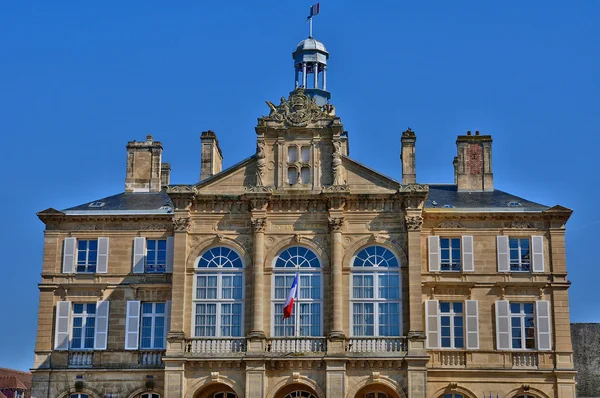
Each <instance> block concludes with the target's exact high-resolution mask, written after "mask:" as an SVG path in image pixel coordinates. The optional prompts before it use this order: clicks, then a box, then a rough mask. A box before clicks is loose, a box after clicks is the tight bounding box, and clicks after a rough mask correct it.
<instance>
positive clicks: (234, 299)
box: [193, 246, 244, 337]
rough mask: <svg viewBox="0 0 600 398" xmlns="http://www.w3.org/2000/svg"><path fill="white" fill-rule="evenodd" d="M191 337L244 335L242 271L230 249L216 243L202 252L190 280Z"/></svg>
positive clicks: (239, 262) (234, 253)
mask: <svg viewBox="0 0 600 398" xmlns="http://www.w3.org/2000/svg"><path fill="white" fill-rule="evenodd" d="M193 297H194V318H193V319H194V321H193V322H194V324H193V326H194V332H193V333H194V336H195V337H241V336H243V335H244V330H243V325H244V319H243V316H244V273H243V264H242V259H241V258H240V256H239V254H237V253H236V252H235V251H234V250H232V249H230V248H228V247H225V246H218V247H213V248H212V249H209V250H207V251H205V252H204V253H202V255H201V256H200V257H199V258H198V263H197V265H196V275H195V279H194V296H193Z"/></svg>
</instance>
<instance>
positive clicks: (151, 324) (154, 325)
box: [140, 303, 166, 350]
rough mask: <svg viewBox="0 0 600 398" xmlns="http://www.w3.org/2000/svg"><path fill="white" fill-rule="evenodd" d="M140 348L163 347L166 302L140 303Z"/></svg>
mask: <svg viewBox="0 0 600 398" xmlns="http://www.w3.org/2000/svg"><path fill="white" fill-rule="evenodd" d="M141 317H142V323H141V333H140V348H141V349H142V350H152V349H160V350H162V349H164V348H165V338H166V335H165V331H166V327H165V325H166V303H142V314H141Z"/></svg>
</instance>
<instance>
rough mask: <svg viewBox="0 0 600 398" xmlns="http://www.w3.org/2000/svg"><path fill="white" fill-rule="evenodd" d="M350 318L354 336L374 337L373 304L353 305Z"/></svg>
mask: <svg viewBox="0 0 600 398" xmlns="http://www.w3.org/2000/svg"><path fill="white" fill-rule="evenodd" d="M352 317H353V332H354V335H355V336H374V335H375V310H374V303H353V304H352Z"/></svg>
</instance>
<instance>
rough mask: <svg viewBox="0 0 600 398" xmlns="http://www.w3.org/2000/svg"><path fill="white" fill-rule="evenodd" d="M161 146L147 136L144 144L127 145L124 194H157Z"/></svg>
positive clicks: (159, 182)
mask: <svg viewBox="0 0 600 398" xmlns="http://www.w3.org/2000/svg"><path fill="white" fill-rule="evenodd" d="M161 157H162V144H161V143H160V142H158V141H153V140H152V136H151V135H148V136H147V137H146V141H145V142H136V141H130V142H128V143H127V172H126V175H125V192H159V191H160V189H161Z"/></svg>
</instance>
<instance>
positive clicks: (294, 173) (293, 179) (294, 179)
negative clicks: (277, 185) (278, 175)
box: [288, 167, 298, 185]
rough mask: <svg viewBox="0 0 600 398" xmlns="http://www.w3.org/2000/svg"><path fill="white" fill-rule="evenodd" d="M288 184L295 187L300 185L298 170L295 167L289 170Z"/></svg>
mask: <svg viewBox="0 0 600 398" xmlns="http://www.w3.org/2000/svg"><path fill="white" fill-rule="evenodd" d="M288 183H289V184H290V185H295V184H297V183H298V169H297V168H295V167H290V168H288Z"/></svg>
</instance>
